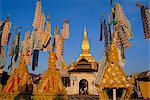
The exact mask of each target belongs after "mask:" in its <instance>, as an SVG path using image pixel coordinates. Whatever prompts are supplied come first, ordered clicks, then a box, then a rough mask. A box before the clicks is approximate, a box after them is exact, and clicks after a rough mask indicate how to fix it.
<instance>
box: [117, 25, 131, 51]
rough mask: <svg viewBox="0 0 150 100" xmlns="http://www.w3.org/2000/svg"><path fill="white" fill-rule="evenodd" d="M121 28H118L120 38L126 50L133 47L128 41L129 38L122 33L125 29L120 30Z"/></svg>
mask: <svg viewBox="0 0 150 100" xmlns="http://www.w3.org/2000/svg"><path fill="white" fill-rule="evenodd" d="M120 28H121V27H120ZM120 28H118V30H119V37H120V41H121V43H122V44H123V46H124V48H129V47H131V46H132V44H131V43H130V42H129V41H128V38H127V37H126V36H125V34H124V32H123V31H122V30H123V29H120Z"/></svg>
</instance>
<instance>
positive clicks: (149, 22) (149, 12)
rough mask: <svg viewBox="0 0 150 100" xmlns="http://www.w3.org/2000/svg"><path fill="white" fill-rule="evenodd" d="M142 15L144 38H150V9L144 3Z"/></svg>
mask: <svg viewBox="0 0 150 100" xmlns="http://www.w3.org/2000/svg"><path fill="white" fill-rule="evenodd" d="M141 16H142V22H143V30H144V38H145V39H148V38H150V9H148V8H146V7H145V6H143V5H142V7H141Z"/></svg>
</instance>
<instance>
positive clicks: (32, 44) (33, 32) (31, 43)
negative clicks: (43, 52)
mask: <svg viewBox="0 0 150 100" xmlns="http://www.w3.org/2000/svg"><path fill="white" fill-rule="evenodd" d="M35 34H36V31H35V30H33V31H32V34H31V37H30V51H31V52H32V50H33V47H34V37H35Z"/></svg>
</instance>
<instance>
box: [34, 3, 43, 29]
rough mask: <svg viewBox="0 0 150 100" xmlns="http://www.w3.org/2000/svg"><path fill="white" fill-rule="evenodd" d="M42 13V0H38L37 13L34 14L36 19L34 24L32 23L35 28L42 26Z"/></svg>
mask: <svg viewBox="0 0 150 100" xmlns="http://www.w3.org/2000/svg"><path fill="white" fill-rule="evenodd" d="M41 13H42V10H41V1H40V0H38V1H37V4H36V9H35V14H34V21H33V24H32V26H33V27H34V28H35V29H37V28H39V27H40V21H41V20H40V19H41Z"/></svg>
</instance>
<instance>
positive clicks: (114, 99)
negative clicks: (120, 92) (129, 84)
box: [113, 89, 117, 100]
mask: <svg viewBox="0 0 150 100" xmlns="http://www.w3.org/2000/svg"><path fill="white" fill-rule="evenodd" d="M113 100H117V99H116V89H113Z"/></svg>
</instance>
